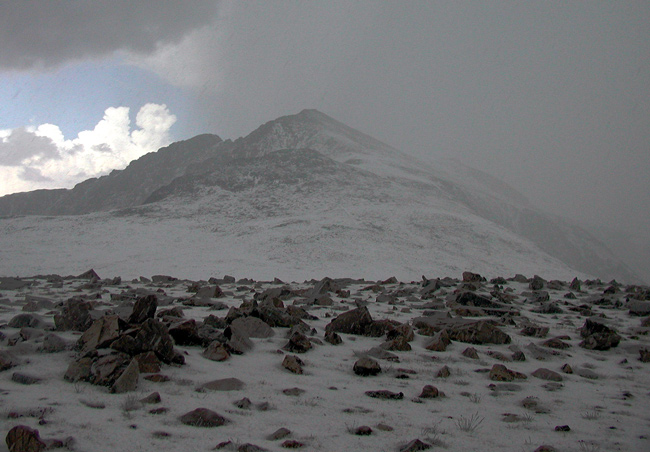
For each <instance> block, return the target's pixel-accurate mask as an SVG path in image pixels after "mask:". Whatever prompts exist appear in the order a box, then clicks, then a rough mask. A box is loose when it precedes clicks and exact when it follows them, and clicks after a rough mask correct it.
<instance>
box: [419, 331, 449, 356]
mask: <svg viewBox="0 0 650 452" xmlns="http://www.w3.org/2000/svg"><path fill="white" fill-rule="evenodd" d="M449 344H451V339H449V334H448V333H447V330H441V331H439V332H437V333H436V334H435V335H434V336H433V337H432V338H431V339H430V340H429V341H427V343H426V344H425V345H424V348H426V349H427V350H431V351H434V352H444V351H445V350H447V346H449Z"/></svg>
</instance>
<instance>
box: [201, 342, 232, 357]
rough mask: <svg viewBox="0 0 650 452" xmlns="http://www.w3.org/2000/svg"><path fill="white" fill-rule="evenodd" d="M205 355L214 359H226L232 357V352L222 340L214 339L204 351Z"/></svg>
mask: <svg viewBox="0 0 650 452" xmlns="http://www.w3.org/2000/svg"><path fill="white" fill-rule="evenodd" d="M203 357H204V358H207V359H209V360H212V361H225V360H227V359H228V358H230V353H228V350H226V347H225V346H224V345H223V344H222V343H221V342H219V341H213V342H211V343H210V345H208V347H207V348H206V349H205V350H204V351H203Z"/></svg>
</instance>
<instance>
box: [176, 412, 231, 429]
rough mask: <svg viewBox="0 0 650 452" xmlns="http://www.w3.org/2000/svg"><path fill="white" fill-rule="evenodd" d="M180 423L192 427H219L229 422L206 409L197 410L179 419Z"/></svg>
mask: <svg viewBox="0 0 650 452" xmlns="http://www.w3.org/2000/svg"><path fill="white" fill-rule="evenodd" d="M180 421H181V423H183V424H185V425H191V426H194V427H220V426H222V425H225V424H227V423H228V422H229V421H228V420H227V419H226V418H225V417H223V416H221V415H220V414H218V413H216V412H214V411H212V410H209V409H207V408H197V409H195V410H192V411H190V412H188V413H185V414H184V415H182V416H181V417H180Z"/></svg>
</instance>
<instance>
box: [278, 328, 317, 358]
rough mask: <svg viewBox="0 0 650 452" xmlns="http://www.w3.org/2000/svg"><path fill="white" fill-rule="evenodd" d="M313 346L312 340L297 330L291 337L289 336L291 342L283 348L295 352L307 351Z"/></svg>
mask: <svg viewBox="0 0 650 452" xmlns="http://www.w3.org/2000/svg"><path fill="white" fill-rule="evenodd" d="M312 347H313V346H312V344H311V341H310V340H309V338H308V337H307V336H305V335H304V334H302V333H299V332H295V333H293V334H292V335H291V338H289V342H288V343H287V344H286V345H285V346H284V347H282V348H283V349H284V350H286V351H289V352H293V353H306V352H307V351H309V350H310V349H311V348H312Z"/></svg>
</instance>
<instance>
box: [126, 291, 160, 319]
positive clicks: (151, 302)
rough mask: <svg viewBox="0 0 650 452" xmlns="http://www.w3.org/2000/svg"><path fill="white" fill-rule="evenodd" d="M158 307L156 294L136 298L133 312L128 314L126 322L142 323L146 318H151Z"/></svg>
mask: <svg viewBox="0 0 650 452" xmlns="http://www.w3.org/2000/svg"><path fill="white" fill-rule="evenodd" d="M157 308H158V297H157V296H156V295H153V294H151V295H146V296H144V297H140V298H138V299H137V300H136V302H135V305H134V306H133V312H132V313H131V315H130V316H129V320H128V323H131V324H133V323H142V322H144V321H145V320H147V319H153V318H154V315H155V314H156V309H157Z"/></svg>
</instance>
